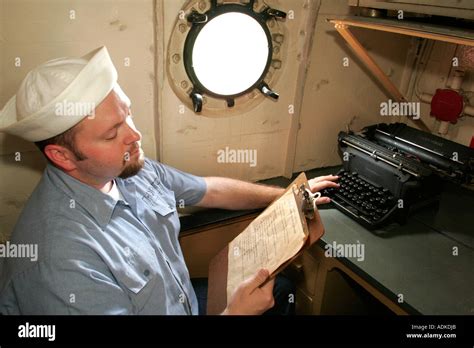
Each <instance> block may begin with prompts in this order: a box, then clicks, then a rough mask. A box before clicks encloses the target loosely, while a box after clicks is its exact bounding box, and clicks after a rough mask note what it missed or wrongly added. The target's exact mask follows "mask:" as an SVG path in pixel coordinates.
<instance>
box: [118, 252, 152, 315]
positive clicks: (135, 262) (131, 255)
mask: <svg viewBox="0 0 474 348" xmlns="http://www.w3.org/2000/svg"><path fill="white" fill-rule="evenodd" d="M124 259H125V262H124V264H123V267H120V269H116V271H115V272H114V273H116V274H115V276H116V277H117V278H118V280H119V281H120V282H121V283H122V284H123V286H124V287H125V288H126V289H128V290H129V296H130V298H131V299H132V302H133V304H134V305H135V307H136V308H137V311H140V310H141V309H142V308H143V307H144V305H145V304H146V303H147V301H148V300H149V299H150V297H151V295H152V293H153V289H154V287H155V285H156V282H157V276H158V275H157V270H158V268H159V267H158V265H157V261H156V255H155V252H154V250H153V248H152V247H151V246H149V245H146V244H145V243H140V244H138V245H136V246H135V247H134V248H132V247H125V248H124Z"/></svg>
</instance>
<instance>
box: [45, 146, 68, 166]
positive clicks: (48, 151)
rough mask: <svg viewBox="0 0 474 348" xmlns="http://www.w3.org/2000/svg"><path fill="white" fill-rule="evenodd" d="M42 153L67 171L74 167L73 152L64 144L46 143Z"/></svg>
mask: <svg viewBox="0 0 474 348" xmlns="http://www.w3.org/2000/svg"><path fill="white" fill-rule="evenodd" d="M44 153H45V155H46V156H47V157H48V158H49V160H50V161H51V162H52V163H54V164H55V165H56V166H57V167H59V168H61V169H62V170H64V171H66V172H69V171H71V170H74V169H76V159H75V157H74V154H73V153H72V152H71V151H70V150H69V149H67V148H65V147H64V146H61V145H55V144H50V145H46V147H45V148H44Z"/></svg>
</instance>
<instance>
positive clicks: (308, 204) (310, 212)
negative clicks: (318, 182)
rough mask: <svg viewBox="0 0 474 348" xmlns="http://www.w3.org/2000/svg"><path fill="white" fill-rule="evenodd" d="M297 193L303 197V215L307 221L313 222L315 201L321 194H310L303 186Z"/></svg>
mask: <svg viewBox="0 0 474 348" xmlns="http://www.w3.org/2000/svg"><path fill="white" fill-rule="evenodd" d="M299 191H300V194H301V195H302V196H303V214H304V216H305V217H306V218H307V219H309V220H313V219H314V216H315V215H314V211H315V210H316V200H317V199H318V198H319V197H321V193H320V192H316V193H312V192H311V190H310V189H309V188H307V187H306V186H305V184H302V185H301V186H300V188H299Z"/></svg>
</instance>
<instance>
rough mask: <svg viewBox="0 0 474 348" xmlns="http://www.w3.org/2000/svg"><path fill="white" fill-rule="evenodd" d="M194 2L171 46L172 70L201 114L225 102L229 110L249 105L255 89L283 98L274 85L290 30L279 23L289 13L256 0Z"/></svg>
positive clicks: (180, 91) (178, 87) (176, 83)
mask: <svg viewBox="0 0 474 348" xmlns="http://www.w3.org/2000/svg"><path fill="white" fill-rule="evenodd" d="M191 3H193V5H191V4H188V6H187V8H186V9H183V11H182V12H183V13H185V15H183V16H181V18H180V19H179V20H178V21H177V24H176V26H175V30H174V33H173V36H172V38H171V40H170V44H169V47H168V59H169V63H168V67H169V71H168V73H169V76H170V78H171V79H172V82H173V83H172V85H173V87H174V89H175V91H177V92H178V93H177V94H178V96H180V98H183V94H185V95H186V98H187V100H188V101H189V102H191V105H190V106H191V107H192V109H193V110H194V112H196V113H201V112H203V111H209V110H216V109H219V108H218V107H216V106H217V105H221V109H222V106H224V105H223V104H221V103H222V102H223V103H225V107H226V108H233V107H234V106H235V104H236V100H238V101H239V102H240V103H241V104H245V102H246V101H249V100H252V99H256V94H255V91H260V92H261V94H262V95H263V96H265V97H270V98H272V99H274V100H276V99H278V97H279V95H278V93H276V92H275V91H273V90H272V89H271V88H270V83H271V81H272V78H273V77H274V75H275V74H274V73H275V71H276V70H279V69H281V66H282V59H281V46H282V43H283V37H284V33H283V31H282V28H281V27H280V25H279V24H278V22H281V21H282V20H283V19H284V18H285V17H286V14H285V13H284V12H282V11H279V10H276V9H273V8H270V7H269V6H267V5H266V4H264V3H263V2H262V4H261V6H258V1H255V0H251V1H248V2H246V3H218V1H217V0H210V1H204V0H201V1H195V2H191ZM184 34H185V35H184ZM184 36H185V37H184ZM180 39H181V40H180ZM183 39H184V40H183ZM181 45H182V46H181ZM180 48H181V51H180ZM183 72H184V74H183ZM209 100H212V101H213V103H206V102H207V101H209ZM205 104H212V105H207V106H209V107H206V105H205ZM203 108H204V109H206V108H207V109H208V110H203Z"/></svg>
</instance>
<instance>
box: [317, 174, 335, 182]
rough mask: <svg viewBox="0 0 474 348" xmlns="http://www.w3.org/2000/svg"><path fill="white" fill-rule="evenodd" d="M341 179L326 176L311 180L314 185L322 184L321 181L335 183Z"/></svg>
mask: <svg viewBox="0 0 474 348" xmlns="http://www.w3.org/2000/svg"><path fill="white" fill-rule="evenodd" d="M337 179H339V177H338V176H337V175H325V176H318V177H316V178H313V179H311V180H312V181H313V182H314V183H317V182H321V181H335V180H337Z"/></svg>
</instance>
